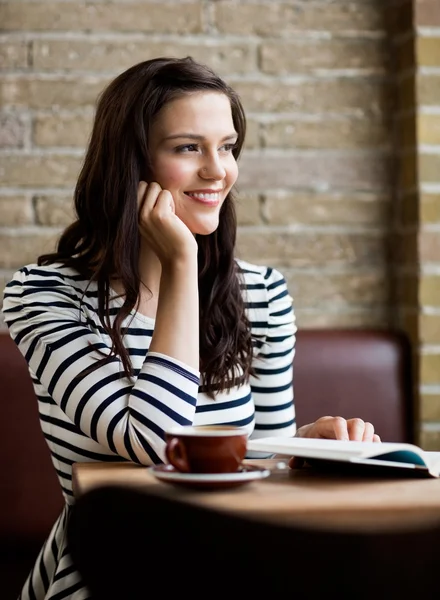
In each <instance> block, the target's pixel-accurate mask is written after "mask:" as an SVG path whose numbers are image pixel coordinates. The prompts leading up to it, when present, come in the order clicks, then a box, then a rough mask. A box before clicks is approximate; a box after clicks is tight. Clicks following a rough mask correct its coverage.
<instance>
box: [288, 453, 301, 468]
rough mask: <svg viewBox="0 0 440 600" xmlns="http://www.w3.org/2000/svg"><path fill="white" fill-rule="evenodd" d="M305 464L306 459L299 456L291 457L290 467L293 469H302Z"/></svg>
mask: <svg viewBox="0 0 440 600" xmlns="http://www.w3.org/2000/svg"><path fill="white" fill-rule="evenodd" d="M303 466H304V459H303V458H300V457H299V456H292V457H291V458H290V459H289V467H290V468H291V469H301V467H303Z"/></svg>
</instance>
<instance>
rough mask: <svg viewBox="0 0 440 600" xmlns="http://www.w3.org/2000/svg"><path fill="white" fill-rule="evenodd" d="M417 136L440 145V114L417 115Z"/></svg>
mask: <svg viewBox="0 0 440 600" xmlns="http://www.w3.org/2000/svg"><path fill="white" fill-rule="evenodd" d="M439 42H440V38H439ZM417 138H418V142H419V144H435V145H439V146H440V115H435V114H434V115H430V114H424V113H421V114H419V115H418V116H417Z"/></svg>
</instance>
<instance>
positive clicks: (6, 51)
mask: <svg viewBox="0 0 440 600" xmlns="http://www.w3.org/2000/svg"><path fill="white" fill-rule="evenodd" d="M0 12H1V8H0ZM27 67H28V49H27V44H26V42H22V41H19V42H14V41H9V40H8V41H5V42H0V69H26V68H27Z"/></svg>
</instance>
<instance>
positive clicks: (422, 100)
mask: <svg viewBox="0 0 440 600" xmlns="http://www.w3.org/2000/svg"><path fill="white" fill-rule="evenodd" d="M417 99H418V104H419V106H423V105H424V106H436V105H438V104H440V75H434V74H430V75H419V76H418V78H417Z"/></svg>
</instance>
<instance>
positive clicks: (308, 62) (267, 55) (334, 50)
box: [260, 38, 390, 75]
mask: <svg viewBox="0 0 440 600" xmlns="http://www.w3.org/2000/svg"><path fill="white" fill-rule="evenodd" d="M260 52H261V70H262V71H263V73H268V74H270V75H284V74H288V73H313V72H315V71H320V70H323V69H326V70H328V69H330V70H331V69H361V70H372V71H375V72H377V73H385V72H386V71H387V69H388V67H389V58H390V53H389V48H388V46H387V43H386V42H385V41H384V40H376V39H362V38H361V39H351V38H347V39H332V40H314V39H311V40H308V39H305V40H298V41H290V40H289V41H286V40H282V41H281V40H280V41H278V40H277V41H271V42H265V43H263V44H262V46H261V51H260Z"/></svg>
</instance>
